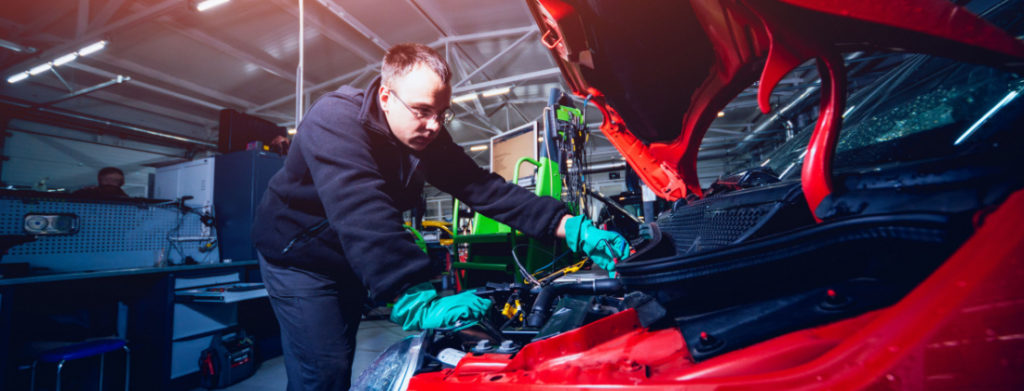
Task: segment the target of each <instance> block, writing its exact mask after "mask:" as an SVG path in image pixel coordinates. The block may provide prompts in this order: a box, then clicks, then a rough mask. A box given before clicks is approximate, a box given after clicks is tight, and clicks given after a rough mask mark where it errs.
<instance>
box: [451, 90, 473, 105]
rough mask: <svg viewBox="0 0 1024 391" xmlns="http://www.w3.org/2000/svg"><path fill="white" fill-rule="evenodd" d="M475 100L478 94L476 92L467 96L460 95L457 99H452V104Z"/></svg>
mask: <svg viewBox="0 0 1024 391" xmlns="http://www.w3.org/2000/svg"><path fill="white" fill-rule="evenodd" d="M474 98H476V93H475V92H470V93H468V94H466V95H459V96H456V97H454V98H452V103H462V102H466V101H470V100H473V99H474Z"/></svg>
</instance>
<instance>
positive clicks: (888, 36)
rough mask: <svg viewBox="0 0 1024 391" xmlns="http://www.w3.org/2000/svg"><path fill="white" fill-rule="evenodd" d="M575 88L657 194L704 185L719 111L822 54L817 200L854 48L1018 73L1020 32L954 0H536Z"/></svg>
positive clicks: (811, 196) (813, 181)
mask: <svg viewBox="0 0 1024 391" xmlns="http://www.w3.org/2000/svg"><path fill="white" fill-rule="evenodd" d="M528 4H529V7H530V10H531V13H532V14H533V16H534V18H535V20H536V22H537V24H538V25H539V26H540V28H541V31H542V40H543V42H544V44H545V46H547V47H548V48H549V49H550V51H551V53H552V55H553V56H554V58H555V60H556V62H557V63H558V66H559V68H560V69H561V71H562V74H563V76H564V78H565V80H566V81H567V83H568V85H569V87H570V88H571V89H572V91H573V93H575V94H576V95H578V96H581V97H587V96H589V97H591V102H593V103H594V104H595V105H596V106H597V107H598V108H599V109H600V110H601V112H602V114H603V115H604V122H603V124H602V125H601V131H602V133H603V134H604V135H605V136H606V137H607V138H608V140H609V141H611V143H612V144H613V145H614V146H615V147H616V148H617V149H618V150H619V152H621V153H622V155H623V156H624V157H625V159H626V161H627V162H628V163H629V164H630V166H632V167H633V169H635V170H636V172H637V173H638V174H639V176H640V177H641V178H642V179H643V181H644V182H645V183H646V184H647V185H648V186H649V187H650V188H651V189H652V190H654V192H655V193H657V194H658V195H659V196H661V197H663V198H666V199H669V200H676V199H679V198H683V197H685V196H686V195H687V194H689V193H692V194H695V195H697V196H701V195H702V191H701V188H700V183H699V182H698V178H697V169H696V164H697V155H698V151H699V147H700V143H701V140H702V139H703V138H704V135H705V133H706V132H707V130H708V127H709V126H710V125H711V122H712V121H713V120H714V119H715V118H716V116H717V113H718V112H719V111H720V110H722V109H723V108H724V107H725V106H726V104H727V103H729V101H731V100H732V99H733V98H734V97H735V96H736V95H737V94H739V93H740V92H741V91H742V90H743V89H745V88H747V87H748V86H750V85H752V84H753V83H755V82H758V83H759V84H758V104H759V106H760V108H761V110H762V111H763V112H765V113H768V112H769V110H770V105H769V97H770V96H771V92H772V90H773V89H774V87H775V85H776V84H777V83H778V82H779V81H780V80H781V79H782V78H783V77H784V76H785V75H786V74H787V73H788V72H789V71H790V70H792V69H793V68H795V67H796V66H798V65H800V64H801V63H803V62H804V61H806V60H809V59H815V60H816V62H817V65H818V70H819V74H820V75H821V84H822V88H821V97H822V98H821V103H820V113H821V114H820V115H819V118H818V123H817V125H816V127H815V129H814V133H813V135H812V136H811V139H810V145H809V146H808V152H807V156H806V158H805V159H804V163H803V169H802V173H801V174H802V175H801V177H802V181H803V185H802V187H803V190H804V195H805V197H806V198H807V201H808V205H809V206H810V208H811V211H812V212H814V210H815V209H816V207H817V206H818V204H819V203H821V201H822V200H823V199H824V198H825V197H826V196H828V195H829V194H830V193H831V192H832V188H833V187H832V181H831V160H832V155H833V151H834V150H835V146H836V140H837V139H838V133H839V130H840V125H841V120H842V113H843V111H844V103H845V96H846V79H845V69H844V68H845V66H844V61H843V57H842V56H841V55H842V53H844V52H855V51H862V50H899V51H908V52H919V53H926V54H933V55H939V56H944V57H949V58H952V59H956V60H962V61H968V62H975V63H981V64H986V65H992V66H996V67H1000V68H1005V69H1009V70H1013V71H1016V72H1020V71H1021V69H1022V68H1024V42H1022V41H1021V40H1019V39H1016V38H1014V37H1013V36H1011V35H1009V34H1008V33H1006V32H1004V31H1003V30H1001V29H999V28H997V27H995V26H993V25H991V24H989V23H988V22H986V21H985V20H983V19H981V18H979V17H978V16H976V15H974V14H972V13H970V12H969V11H967V10H966V9H964V8H962V7H959V6H956V5H954V4H953V3H951V2H948V1H946V0H907V1H897V2H893V1H883V0H866V1H852V2H851V1H816V0H719V1H710V0H709V1H700V0H691V1H677V0H649V1H644V2H642V6H640V5H638V3H637V2H630V1H582V0H528Z"/></svg>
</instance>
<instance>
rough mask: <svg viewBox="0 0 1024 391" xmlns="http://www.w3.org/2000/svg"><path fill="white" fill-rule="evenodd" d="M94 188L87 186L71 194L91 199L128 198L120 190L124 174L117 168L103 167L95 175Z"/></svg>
mask: <svg viewBox="0 0 1024 391" xmlns="http://www.w3.org/2000/svg"><path fill="white" fill-rule="evenodd" d="M96 183H97V185H96V186H89V187H85V188H82V189H80V190H77V191H75V192H74V193H71V194H72V195H76V196H82V197H91V198H128V194H127V193H125V192H124V190H122V189H121V186H124V172H122V171H121V169H119V168H117V167H103V168H101V169H100V172H99V173H98V174H96Z"/></svg>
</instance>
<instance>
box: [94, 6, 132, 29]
mask: <svg viewBox="0 0 1024 391" xmlns="http://www.w3.org/2000/svg"><path fill="white" fill-rule="evenodd" d="M122 5H124V0H109V1H107V4H105V5H104V6H103V9H101V10H100V12H97V13H96V16H94V17H93V18H92V21H90V22H89V25H90V26H102V25H104V24H107V22H108V21H110V18H111V17H112V16H114V13H116V12H117V10H119V9H121V6H122Z"/></svg>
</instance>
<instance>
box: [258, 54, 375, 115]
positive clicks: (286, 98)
mask: <svg viewBox="0 0 1024 391" xmlns="http://www.w3.org/2000/svg"><path fill="white" fill-rule="evenodd" d="M378 65H379V64H370V65H367V66H365V67H362V68H360V69H356V70H354V71H352V72H349V73H346V74H344V75H341V76H338V77H335V78H333V79H331V80H328V81H325V82H323V83H320V84H316V85H313V86H310V87H309V88H307V89H306V92H313V91H318V90H320V89H322V88H324V87H327V86H331V85H336V84H338V83H341V82H343V81H345V80H347V79H349V78H355V77H358V76H360V75H361V74H362V73H363V72H368V71H370V70H374V69H376V68H377V67H378ZM293 100H295V94H288V95H285V96H282V97H280V98H277V99H274V100H272V101H270V102H267V103H264V104H261V105H259V106H256V107H253V108H251V109H249V110H248V113H255V112H259V111H263V110H266V109H269V108H271V107H274V106H277V105H280V104H283V103H285V102H290V101H293Z"/></svg>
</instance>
